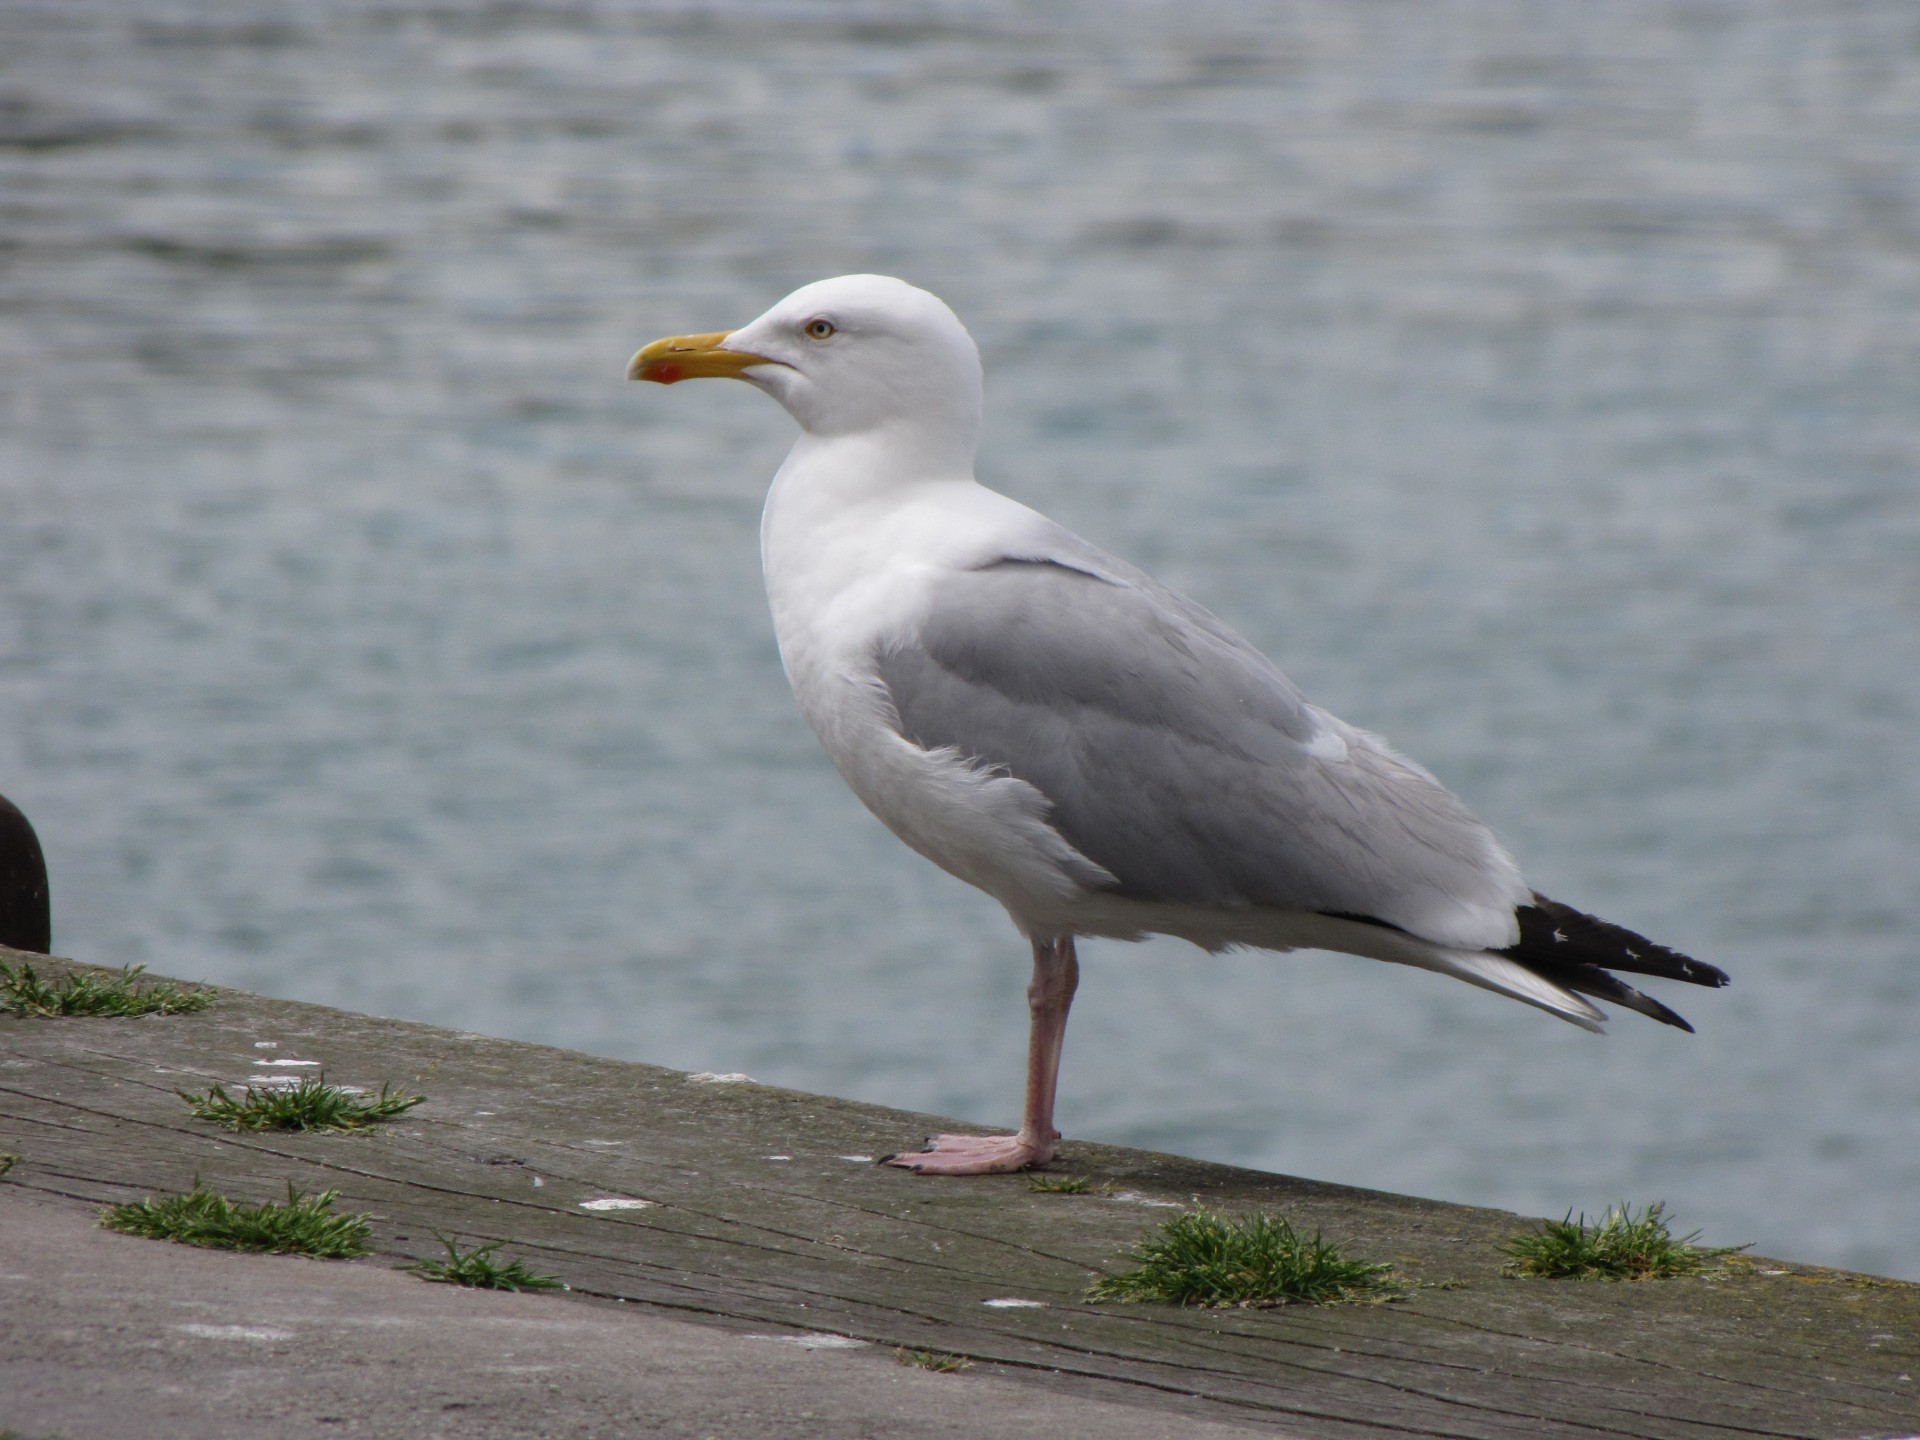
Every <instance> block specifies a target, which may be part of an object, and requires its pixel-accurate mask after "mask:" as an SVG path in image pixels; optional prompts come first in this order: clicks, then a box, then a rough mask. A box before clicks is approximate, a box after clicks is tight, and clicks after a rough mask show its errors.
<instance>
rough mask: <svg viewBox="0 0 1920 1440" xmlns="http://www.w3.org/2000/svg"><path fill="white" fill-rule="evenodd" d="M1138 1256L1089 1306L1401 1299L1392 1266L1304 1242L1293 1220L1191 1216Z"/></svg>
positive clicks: (1166, 1227) (1098, 1288)
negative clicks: (1122, 1302)
mask: <svg viewBox="0 0 1920 1440" xmlns="http://www.w3.org/2000/svg"><path fill="white" fill-rule="evenodd" d="M1130 1254H1131V1255H1132V1257H1133V1258H1134V1259H1135V1260H1137V1261H1139V1262H1140V1263H1139V1266H1138V1268H1136V1269H1133V1270H1129V1271H1127V1272H1125V1273H1124V1274H1121V1275H1109V1276H1107V1277H1105V1278H1104V1279H1101V1280H1099V1281H1097V1282H1095V1284H1094V1285H1093V1287H1092V1288H1091V1289H1090V1290H1088V1291H1087V1298H1088V1299H1089V1300H1128V1301H1159V1302H1161V1303H1163V1304H1168V1305H1202V1306H1225V1305H1240V1306H1249V1307H1251V1306H1267V1305H1328V1304H1335V1303H1338V1302H1341V1301H1352V1300H1375V1299H1392V1298H1394V1296H1396V1295H1397V1294H1398V1293H1399V1291H1398V1289H1397V1288H1396V1287H1395V1286H1393V1285H1392V1284H1391V1283H1390V1282H1388V1281H1387V1280H1386V1278H1385V1277H1386V1275H1387V1274H1388V1272H1389V1271H1390V1270H1391V1269H1392V1268H1393V1267H1392V1266H1390V1265H1374V1264H1369V1263H1368V1262H1366V1261H1363V1260H1349V1259H1348V1258H1347V1257H1346V1256H1344V1255H1342V1254H1341V1253H1340V1251H1339V1250H1338V1249H1337V1248H1336V1247H1335V1246H1332V1245H1329V1244H1327V1243H1326V1242H1325V1241H1324V1240H1322V1239H1321V1238H1320V1236H1319V1235H1317V1234H1316V1235H1315V1236H1314V1237H1313V1238H1312V1239H1311V1240H1308V1239H1304V1238H1303V1237H1301V1236H1300V1235H1298V1234H1296V1233H1295V1231H1294V1228H1293V1226H1292V1225H1290V1224H1289V1223H1288V1222H1287V1221H1285V1220H1283V1219H1275V1218H1272V1217H1270V1216H1267V1215H1263V1214H1255V1215H1249V1216H1247V1217H1245V1218H1244V1219H1238V1220H1236V1219H1232V1218H1230V1217H1228V1216H1225V1215H1216V1214H1214V1213H1213V1212H1212V1211H1211V1210H1207V1209H1205V1208H1199V1209H1194V1210H1190V1211H1188V1212H1187V1213H1186V1214H1184V1215H1176V1216H1174V1218H1173V1219H1171V1220H1168V1221H1167V1222H1165V1223H1164V1224H1163V1225H1161V1227H1160V1234H1159V1236H1158V1237H1157V1238H1151V1239H1148V1240H1145V1241H1142V1242H1141V1243H1140V1244H1139V1245H1136V1246H1135V1247H1134V1248H1133V1250H1132V1251H1131V1252H1130Z"/></svg>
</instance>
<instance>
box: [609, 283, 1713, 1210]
mask: <svg viewBox="0 0 1920 1440" xmlns="http://www.w3.org/2000/svg"><path fill="white" fill-rule="evenodd" d="M627 374H628V378H629V379H634V380H653V381H658V382H660V383H661V384H667V385H671V384H673V383H674V382H676V381H679V380H685V379H692V378H695V377H699V376H733V377H735V378H738V379H741V380H745V381H746V382H747V383H749V384H751V385H754V386H756V387H758V388H759V389H761V390H764V391H766V392H767V394H769V395H771V396H773V398H774V399H776V400H778V401H779V402H780V403H781V404H782V405H783V406H785V407H786V409H787V411H788V413H789V414H791V415H792V416H793V418H794V419H795V420H796V421H798V422H799V425H800V436H799V439H797V440H796V441H795V442H794V445H793V449H792V450H791V451H790V452H789V453H788V455H787V458H786V461H785V463H783V464H782V465H781V467H780V470H779V473H778V474H776V475H775V476H774V479H773V485H772V488H771V490H770V491H769V493H768V495H767V503H766V510H765V513H764V514H763V516H762V519H761V527H760V545H761V559H762V562H763V564H764V567H765V570H766V581H767V596H768V599H769V600H770V602H771V604H772V608H773V622H774V629H775V631H776V632H777V634H778V637H779V642H780V658H781V661H782V663H783V664H784V665H785V667H786V672H787V677H788V679H789V680H790V681H791V682H792V685H793V692H794V695H795V697H796V698H797V699H798V700H799V703H800V709H801V712H802V713H803V714H804V715H805V716H806V719H807V721H808V723H809V724H811V725H812V726H813V729H814V732H815V734H817V735H818V736H819V737H820V743H821V744H822V745H823V746H825V747H826V751H827V754H828V755H829V756H830V757H831V758H832V760H833V763H834V766H835V767H836V768H837V769H838V770H839V772H840V774H841V776H842V777H843V778H844V779H845V780H846V782H847V784H848V785H849V786H851V787H852V789H853V792H854V793H855V794H856V795H858V796H859V797H860V799H861V800H862V801H863V802H864V803H865V804H866V806H867V808H868V809H869V810H871V811H872V812H873V813H874V814H875V815H876V816H878V817H879V818H880V820H881V821H882V822H884V823H885V824H886V826H887V828H889V829H890V830H892V831H893V833H894V834H895V835H897V836H899V837H900V839H902V840H904V841H905V842H906V843H907V844H908V845H910V846H912V847H913V848H914V849H915V850H917V851H919V852H920V853H921V854H922V855H924V856H926V857H927V859H929V860H931V861H933V863H934V864H936V865H938V866H940V867H941V868H942V869H943V870H946V871H948V872H950V873H951V874H953V875H956V876H958V877H959V878H960V879H962V880H964V881H966V882H967V883H968V884H970V885H974V886H977V887H978V888H980V889H981V890H984V891H985V892H986V893H987V894H989V895H991V896H992V897H993V898H994V899H996V900H998V901H999V902H1000V903H1001V905H1003V906H1004V907H1006V911H1007V914H1008V915H1009V916H1010V917H1011V918H1012V920H1013V923H1014V926H1015V927H1016V928H1017V929H1018V930H1019V931H1020V933H1021V934H1022V935H1024V936H1026V938H1027V939H1028V941H1029V942H1030V943H1031V944H1032V947H1033V980H1032V983H1031V984H1030V985H1029V987H1028V990H1027V999H1028V1004H1029V1007H1030V1010H1031V1016H1032V1028H1031V1032H1030V1036H1029V1041H1028V1055H1027V1081H1026V1105H1025V1111H1024V1115H1023V1117H1022V1123H1021V1127H1020V1131H1019V1133H1018V1134H1017V1135H1011V1136H1008V1135H995V1136H973V1135H938V1136H934V1137H932V1138H931V1139H930V1140H929V1141H928V1142H927V1147H926V1149H924V1150H922V1151H916V1152H913V1153H910V1154H902V1155H897V1156H892V1157H889V1163H891V1164H894V1165H899V1166H902V1167H904V1168H906V1169H910V1170H915V1171H919V1172H920V1173H922V1174H940V1175H971V1174H988V1173H994V1172H999V1171H1009V1170H1018V1169H1022V1168H1025V1167H1027V1166H1033V1165H1042V1164H1045V1163H1046V1162H1047V1161H1048V1160H1049V1159H1051V1158H1052V1156H1053V1153H1054V1147H1055V1144H1056V1143H1057V1141H1058V1140H1059V1132H1058V1131H1057V1130H1055V1129H1054V1124H1053V1104H1054V1091H1055V1085H1056V1081H1057V1078H1058V1074H1059V1067H1060V1048H1061V1042H1062V1039H1063V1037H1064V1035H1065V1033H1066V1026H1067V1009H1068V1007H1069V1005H1071V1003H1072V1001H1073V993H1074V988H1075V985H1076V984H1077V982H1078V978H1079V965H1078V962H1077V960H1076V958H1075V955H1074V937H1075V936H1079V935H1101V936H1111V937H1115V938H1119V939H1126V940H1137V939H1139V938H1141V937H1142V936H1144V935H1147V934H1164V935H1175V936H1178V937H1180V938H1181V939H1184V940H1190V941H1192V942H1193V943H1194V944H1196V945H1199V946H1202V947H1203V948H1205V949H1207V950H1210V951H1218V950H1223V949H1226V948H1228V947H1232V946H1252V947H1257V948H1260V949H1264V950H1279V951H1286V950H1295V949H1304V948H1313V949H1322V950H1335V951H1341V952H1344V953H1347V954H1350V955H1359V956H1365V957H1369V958H1372V959H1375V960H1389V961H1393V962H1394V963H1396V964H1401V965H1411V966H1416V967H1418V968H1420V969H1423V970H1434V971H1438V972H1439V973H1441V974H1444V975H1451V976H1454V977H1455V978H1457V979H1460V980H1465V981H1467V982H1468V983H1469V984H1473V985H1478V986H1481V987H1483V988H1485V989H1488V990H1493V991H1496V992H1498V993H1500V994H1502V995H1508V996H1511V997H1513V998H1514V999H1516V1000H1521V1001H1524V1002H1526V1003H1527V1004H1529V1005H1535V1006H1538V1007H1539V1008H1540V1009H1542V1010H1546V1011H1549V1012H1551V1013H1552V1014H1555V1015H1558V1016H1559V1017H1560V1018H1561V1019H1563V1020H1568V1021H1571V1022H1572V1023H1573V1024H1575V1025H1580V1026H1584V1027H1585V1028H1587V1029H1589V1030H1598V1029H1599V1028H1600V1024H1601V1022H1602V1020H1603V1019H1604V1018H1605V1016H1604V1014H1603V1013H1602V1012H1601V1011H1600V1010H1598V1009H1596V1008H1595V1007H1594V1006H1593V1005H1591V1004H1589V1003H1588V1002H1587V1001H1586V1000H1585V999H1583V998H1582V996H1587V995H1591V996H1595V997H1597V998H1600V999H1604V1000H1610V1001H1612V1002H1614V1003H1615V1004H1618V1005H1623V1006H1626V1007H1627V1008H1629V1009H1632V1010H1637V1011H1639V1012H1640V1013H1641V1014H1643V1015H1649V1016H1652V1017H1653V1018H1654V1019H1656V1020H1660V1021H1663V1022H1665V1023H1666V1024H1669V1025H1676V1026H1679V1027H1680V1028H1681V1029H1683V1030H1691V1029H1692V1027H1691V1026H1689V1025H1688V1024H1687V1022H1686V1021H1684V1020H1682V1019H1681V1018H1680V1017H1679V1016H1678V1015H1676V1014H1674V1012H1673V1011H1671V1010H1669V1009H1668V1008H1667V1007H1666V1006H1665V1005H1662V1004H1661V1003H1660V1002H1659V1001H1658V1000H1655V999H1653V998H1652V997H1650V996H1647V995H1643V994H1642V993H1641V992H1640V991H1638V990H1636V989H1634V988H1633V987H1632V986H1630V985H1628V984H1626V983H1625V982H1624V981H1622V980H1620V979H1619V978H1618V977H1617V976H1615V975H1614V974H1612V973H1610V972H1611V971H1615V970H1619V971H1625V972H1627V973H1629V974H1635V975H1652V976H1657V977H1660V978H1663V979H1669V980H1686V981H1690V982H1692V983H1694V984H1696V985H1724V984H1725V983H1726V980H1727V977H1726V976H1725V975H1724V974H1723V973H1722V972H1721V971H1719V970H1717V969H1715V968H1714V967H1713V966H1711V965H1706V964H1702V963H1701V962H1699V961H1697V960H1692V959H1689V958H1688V957H1687V956H1685V955H1681V954H1677V953H1676V952H1674V951H1672V950H1668V949H1666V948H1664V947H1663V946H1660V945H1656V944H1653V943H1652V942H1651V941H1649V940H1646V939H1644V938H1642V937H1641V936H1639V935H1636V934H1634V933H1633V932H1632V931H1630V930H1626V929H1623V928H1622V927H1620V926H1617V925H1613V924H1609V923H1608V922H1606V921H1604V920H1599V919H1596V918H1595V917H1593V916H1591V915H1586V914H1583V913H1582V912H1580V911H1578V910H1575V909H1572V908H1571V907H1569V906H1566V905H1562V904H1560V903H1559V902H1558V901H1554V900H1549V899H1547V898H1546V897H1545V896H1542V895H1540V894H1539V893H1538V892H1536V891H1534V890H1533V889H1532V888H1530V887H1529V886H1528V884H1527V883H1526V881H1525V880H1523V879H1522V878H1521V876H1520V871H1519V870H1518V868H1517V867H1516V866H1515V865H1514V862H1513V861H1512V859H1510V858H1509V857H1508V855H1507V854H1506V852H1505V851H1504V850H1503V849H1502V848H1501V847H1500V845H1499V843H1498V842H1497V841H1496V840H1495V839H1494V837H1493V833H1492V832H1491V831H1490V830H1489V829H1488V828H1487V827H1486V826H1485V825H1484V824H1483V823H1481V821H1480V820H1479V819H1478V818H1476V817H1475V816H1474V815H1473V813H1472V812H1471V811H1469V810H1468V809H1467V807H1466V806H1465V805H1464V804H1463V803H1462V802H1461V801H1459V800H1458V799H1456V798H1455V797H1454V796H1453V795H1452V794H1450V793H1449V792H1448V791H1447V790H1445V789H1444V788H1442V786H1441V785H1440V783H1439V781H1437V780H1436V779H1434V777H1433V776H1432V775H1430V774H1428V773H1427V772H1426V771H1425V770H1423V769H1421V768H1420V767H1419V766H1418V765H1416V764H1414V763H1413V762H1412V761H1410V760H1407V759H1406V758H1404V757H1403V756H1401V755H1398V754H1396V753H1395V752H1394V751H1393V750H1391V749H1389V748H1388V746H1387V745H1386V743H1385V742H1384V741H1382V740H1381V739H1380V738H1379V737H1378V736H1375V735H1370V734H1368V733H1367V732H1366V731H1364V730H1358V729H1355V728H1354V727H1353V726H1351V725H1348V724H1347V723H1346V722H1344V721H1342V720H1340V719H1339V718H1338V717H1336V716H1334V715H1331V714H1329V713H1328V712H1327V711H1325V710H1322V709H1320V708H1319V707H1318V706H1315V705H1313V704H1310V703H1309V702H1308V701H1307V700H1306V698H1305V697H1304V696H1303V695H1301V693H1300V692H1299V690H1297V689H1296V688H1295V687H1294V686H1293V684H1292V682H1291V681H1289V680H1288V679H1287V678H1286V676H1284V675H1283V674H1281V673H1280V671H1279V669H1278V668H1277V667H1275V666H1274V664H1273V663H1272V662H1271V661H1269V660H1268V659H1267V658H1266V657H1265V656H1264V655H1262V654H1260V652H1259V651H1257V650H1255V649H1254V648H1253V646H1251V645H1250V644H1248V643H1247V642H1246V641H1245V640H1243V639H1241V637H1240V636H1239V635H1237V634H1235V633H1234V631H1232V630H1231V629H1229V628H1228V627H1227V626H1226V625H1225V624H1223V623H1222V622H1221V621H1220V620H1218V619H1217V618H1215V617H1214V616H1213V615H1212V614H1210V613H1209V612H1207V611H1206V610H1204V609H1202V608H1201V607H1200V606H1199V605H1196V604H1195V603H1194V602H1193V601H1191V600H1188V599H1187V598H1186V597H1184V596H1182V595H1178V594H1175V593H1174V592H1173V591H1171V590H1169V589H1167V588H1166V587H1165V586H1164V585H1161V584H1159V583H1158V582H1157V581H1155V580H1153V579H1151V578H1150V577H1149V576H1147V575H1144V574H1142V573H1141V572H1140V571H1138V570H1136V569H1134V568H1133V567H1132V566H1131V565H1128V564H1126V563H1125V562H1123V561H1120V560H1116V559H1114V558H1113V557H1112V556H1110V555H1108V554H1106V553H1104V552H1103V551H1101V550H1099V549H1098V548H1096V547H1095V546H1093V545H1091V544H1089V543H1088V542H1087V541H1085V540H1082V539H1081V538H1080V537H1079V536H1077V535H1075V534H1073V533H1072V532H1070V531H1068V530H1066V529H1064V528H1062V527H1061V526H1059V525H1057V524H1055V523H1054V522H1053V521H1051V520H1049V519H1047V518H1046V517H1045V516H1044V515H1041V514H1039V513H1037V512H1036V511H1033V510H1030V509H1028V508H1027V507H1026V506H1025V505H1022V504H1020V503H1018V502H1017V501H1015V500H1011V499H1009V498H1007V497H1006V496H1004V495H1001V494H998V493H997V492H995V491H992V490H989V489H987V488H985V487H984V486H982V485H980V484H979V483H978V482H977V481H976V480H975V479H974V474H973V460H974V449H975V446H976V444H977V442H978V439H979V434H980V422H981V388H982V387H981V367H980V355H979V351H978V350H977V349H976V348H975V346H974V343H973V339H972V337H971V336H969V335H968V334H967V332H966V329H965V328H964V327H963V326H962V325H961V323H960V321H959V320H958V319H957V318H956V317H955V316H954V314H953V312H952V311H951V310H949V309H948V308H947V306H946V305H945V304H944V303H942V302H941V301H940V300H939V299H938V298H936V297H935V296H933V295H930V294H928V293H927V292H926V291H924V290H920V289H916V288H915V287H914V286H912V285H909V284H907V283H906V282H905V281H902V280H896V279H892V278H890V277H886V276H878V275H847V276H842V277H840V278H838V279H834V280H821V281H818V282H816V283H815V284H812V285H807V286H804V287H803V288H801V289H799V290H796V291H795V292H794V293H793V294H791V295H789V296H787V298H786V299H784V300H782V301H780V303H779V304H777V305H775V306H774V307H773V308H772V309H771V310H769V311H767V312H766V314H764V315H762V316H761V317H760V318H759V319H757V320H755V321H753V322H752V323H751V324H749V325H747V326H745V327H744V328H743V329H739V330H734V331H731V332H720V333H716V334H711V335H686V336H673V337H669V338H667V339H664V340H656V341H654V342H653V343H652V344H651V345H648V346H647V347H646V348H645V349H643V350H641V351H640V352H639V353H638V354H637V355H635V356H634V358H633V361H632V364H631V365H630V366H629V367H628V372H627Z"/></svg>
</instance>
